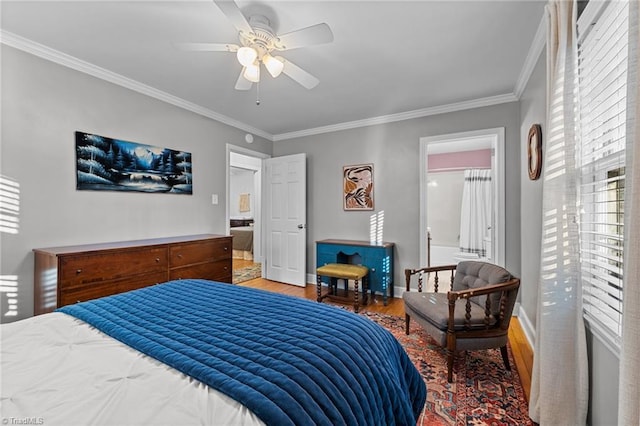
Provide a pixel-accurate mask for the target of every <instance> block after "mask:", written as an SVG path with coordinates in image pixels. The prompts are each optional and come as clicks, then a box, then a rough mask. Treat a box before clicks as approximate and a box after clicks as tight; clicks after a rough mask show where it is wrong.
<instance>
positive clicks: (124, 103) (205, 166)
mask: <svg viewBox="0 0 640 426" xmlns="http://www.w3.org/2000/svg"><path fill="white" fill-rule="evenodd" d="M1 54H2V147H1V148H2V159H1V167H2V168H1V174H2V176H3V177H4V178H8V179H11V180H13V181H16V182H17V183H18V184H19V185H20V216H19V232H18V234H15V235H12V234H6V233H2V234H0V238H1V240H0V241H1V245H2V248H1V259H2V260H1V264H0V269H1V270H0V275H2V276H3V277H4V281H5V282H7V283H8V284H7V285H3V286H2V292H1V296H2V300H1V304H0V308H1V311H0V315H2V317H1V320H2V321H3V322H6V321H12V320H15V319H20V318H24V317H28V316H31V315H32V314H33V254H32V249H33V248H37V247H51V246H62V245H70V244H84V243H97V242H105V241H121V240H132V239H141V238H151V237H165V236H176V235H186V234H197V233H219V234H222V233H224V232H225V229H226V228H225V226H226V224H225V207H226V201H225V194H226V176H225V165H226V143H236V142H237V144H242V145H243V146H246V143H245V142H244V135H245V132H243V131H240V130H238V129H235V128H232V127H229V126H227V125H224V124H221V123H219V122H217V121H214V120H211V119H209V118H206V117H203V116H200V115H197V114H194V113H191V112H188V111H185V110H183V109H180V108H177V107H175V106H172V105H169V104H166V103H164V102H161V101H158V100H156V99H152V98H150V97H147V96H144V95H141V94H139V93H137V92H133V91H131V90H128V89H124V88H122V87H120V86H117V85H114V84H111V83H108V82H105V81H103V80H99V79H97V78H94V77H91V76H89V75H86V74H83V73H80V72H77V71H74V70H71V69H69V68H66V67H62V66H60V65H57V64H54V63H52V62H48V61H45V60H43V59H40V58H37V57H35V56H33V55H30V54H27V53H24V52H22V51H19V50H15V49H13V48H10V47H6V46H5V45H2V51H1ZM76 130H80V131H84V132H88V133H96V134H100V135H103V136H108V137H113V138H118V139H124V140H129V141H135V142H140V143H144V144H149V145H155V146H160V147H167V148H172V149H177V150H184V151H189V152H191V153H192V155H193V175H194V184H193V195H192V196H189V195H176V194H145V193H117V192H92V191H76V189H75V185H76V178H75V140H74V132H75V131H76ZM251 149H253V150H256V151H261V152H267V153H270V152H271V149H272V142H271V141H266V140H264V139H262V138H258V137H256V138H255V141H254V143H253V144H252V145H251ZM211 194H218V196H219V204H218V205H212V204H211ZM12 276H17V289H16V292H17V299H18V305H17V311H18V314H17V316H15V317H8V316H6V314H7V312H9V311H10V310H9V307H8V301H9V299H13V298H14V296H12V295H11V294H10V293H13V292H12V291H7V290H11V289H8V288H7V287H10V286H11V285H12V283H13V280H12V279H8V278H7V277H9V278H11V277H12Z"/></svg>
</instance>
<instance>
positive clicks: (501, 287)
mask: <svg viewBox="0 0 640 426" xmlns="http://www.w3.org/2000/svg"><path fill="white" fill-rule="evenodd" d="M519 286H520V280H519V279H518V278H512V279H510V280H509V281H505V282H503V283H498V284H491V285H486V286H484V287H478V288H470V289H467V290H457V291H454V290H452V291H450V292H448V293H447V298H448V299H449V300H450V301H451V300H453V301H455V300H457V299H468V298H470V297H475V296H484V295H486V294H491V293H496V292H499V291H509V290H515V289H516V288H518V287H519Z"/></svg>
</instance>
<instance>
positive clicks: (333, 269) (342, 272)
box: [316, 263, 369, 280]
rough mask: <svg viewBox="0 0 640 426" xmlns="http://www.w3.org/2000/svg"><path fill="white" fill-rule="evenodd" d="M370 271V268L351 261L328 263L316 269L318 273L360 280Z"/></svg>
mask: <svg viewBox="0 0 640 426" xmlns="http://www.w3.org/2000/svg"><path fill="white" fill-rule="evenodd" d="M368 273H369V268H367V267H366V266H362V265H351V264H350V263H328V264H326V265H324V266H321V267H319V268H318V269H316V274H318V275H322V276H325V277H333V278H342V279H345V280H359V279H361V278H362V277H365V276H366V275H367V274H368Z"/></svg>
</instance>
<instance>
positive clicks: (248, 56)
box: [236, 46, 258, 68]
mask: <svg viewBox="0 0 640 426" xmlns="http://www.w3.org/2000/svg"><path fill="white" fill-rule="evenodd" d="M236 56H237V57H238V62H240V64H242V66H243V67H247V68H248V67H250V66H252V65H253V63H254V62H255V60H256V59H257V58H258V52H257V51H256V49H254V48H253V47H247V46H243V47H241V48H240V49H238V52H237V53H236Z"/></svg>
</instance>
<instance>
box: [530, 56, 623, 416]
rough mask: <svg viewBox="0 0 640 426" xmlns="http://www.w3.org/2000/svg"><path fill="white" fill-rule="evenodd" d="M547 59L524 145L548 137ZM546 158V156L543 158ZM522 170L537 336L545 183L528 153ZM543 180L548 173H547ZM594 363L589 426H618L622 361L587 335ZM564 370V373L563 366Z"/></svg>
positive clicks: (534, 82) (533, 93)
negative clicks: (532, 132)
mask: <svg viewBox="0 0 640 426" xmlns="http://www.w3.org/2000/svg"><path fill="white" fill-rule="evenodd" d="M545 63H546V60H545V53H544V52H543V53H542V55H541V56H540V58H539V60H538V63H537V65H536V67H535V69H534V71H533V74H532V75H531V77H530V79H529V81H528V84H527V87H526V89H525V91H524V93H523V95H522V97H521V98H520V113H521V126H520V135H521V140H522V141H525V140H526V138H527V135H528V133H529V128H530V127H531V125H532V124H534V123H538V124H541V125H542V138H543V140H545V137H546V136H545V135H546V131H547V129H546V126H545V122H546V118H545V117H546V67H545ZM543 155H544V152H543ZM520 164H521V176H520V181H521V188H522V190H521V194H520V202H521V212H522V213H521V217H522V220H521V238H522V248H521V255H522V262H521V263H522V274H521V280H522V284H521V287H520V301H521V306H520V315H519V319H520V322H521V323H523V326H525V327H527V328H528V334H529V336H530V337H531V338H533V337H534V335H535V326H536V309H537V303H538V283H539V280H540V253H541V241H542V240H541V235H542V177H541V178H540V179H539V180H537V181H531V180H529V176H528V173H527V153H526V150H524V149H523V150H522V151H521V153H520ZM542 173H543V176H544V168H543V170H542ZM587 352H588V358H589V377H590V383H589V389H590V391H589V413H588V419H587V422H588V424H590V425H598V426H605V425H612V426H613V425H616V424H617V412H618V375H619V361H618V358H617V357H616V355H615V354H614V353H613V352H612V351H611V350H609V349H608V348H607V346H605V345H604V344H603V343H602V342H601V340H600V339H598V337H596V336H594V335H593V333H591V332H590V330H588V332H587ZM559 368H562V367H561V366H559Z"/></svg>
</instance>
